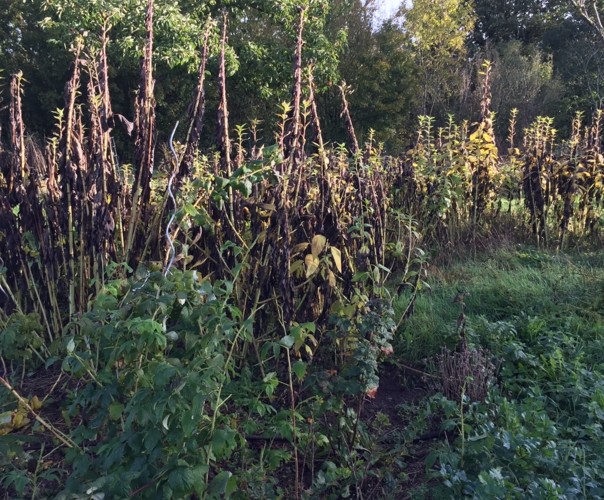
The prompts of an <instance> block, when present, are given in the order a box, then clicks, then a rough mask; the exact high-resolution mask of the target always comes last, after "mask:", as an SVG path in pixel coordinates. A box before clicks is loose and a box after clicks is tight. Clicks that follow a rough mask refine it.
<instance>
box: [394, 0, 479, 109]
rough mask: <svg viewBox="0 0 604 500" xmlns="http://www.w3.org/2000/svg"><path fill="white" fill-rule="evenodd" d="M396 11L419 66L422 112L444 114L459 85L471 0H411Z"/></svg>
mask: <svg viewBox="0 0 604 500" xmlns="http://www.w3.org/2000/svg"><path fill="white" fill-rule="evenodd" d="M399 15H400V16H401V17H402V19H403V29H404V30H405V32H406V33H407V34H408V36H409V38H410V40H411V42H412V44H413V49H414V57H415V61H416V64H417V67H418V69H419V75H420V82H421V88H422V91H421V95H420V97H419V111H420V112H421V113H422V114H430V115H432V114H435V113H436V114H445V113H446V112H448V111H449V109H450V107H451V100H452V99H453V98H454V97H456V96H459V94H460V91H461V89H462V87H463V73H464V71H465V70H466V68H467V65H466V62H467V45H466V44H467V41H468V39H469V37H470V35H471V33H472V31H473V29H474V24H475V22H476V15H475V13H474V7H473V4H472V2H471V1H464V0H438V1H436V0H415V1H414V2H413V5H412V7H406V6H403V7H401V9H400V12H399Z"/></svg>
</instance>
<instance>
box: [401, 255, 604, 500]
mask: <svg viewBox="0 0 604 500" xmlns="http://www.w3.org/2000/svg"><path fill="white" fill-rule="evenodd" d="M436 275H437V276H438V279H435V283H434V284H433V288H432V293H431V294H429V295H425V296H423V297H421V298H419V299H418V301H417V304H416V313H415V315H414V317H413V318H412V319H411V320H410V321H409V322H408V323H407V324H406V326H405V328H404V329H403V331H402V332H401V335H400V336H398V337H397V338H398V341H397V343H395V350H396V351H397V352H399V353H400V358H401V359H402V363H403V364H404V363H412V362H413V360H416V359H417V357H424V358H425V359H426V364H427V366H431V365H432V366H433V365H434V362H433V361H431V359H434V358H433V356H434V355H436V354H437V353H438V351H439V350H440V347H441V345H442V344H443V343H445V344H448V345H449V346H455V345H456V343H457V342H458V334H457V325H456V318H457V316H458V315H459V304H457V303H453V302H452V301H451V297H454V296H455V295H456V294H457V293H458V292H459V291H460V290H462V291H464V292H466V295H465V303H466V308H467V309H466V310H467V318H466V321H467V327H466V328H467V332H466V333H467V336H468V340H469V343H470V345H472V346H474V347H483V348H486V349H488V351H489V352H490V354H491V356H492V359H493V361H494V363H495V365H496V367H497V370H496V381H495V384H494V385H493V386H492V387H491V389H490V390H489V392H488V395H487V396H486V398H485V399H484V401H470V400H469V399H465V400H464V403H463V404H462V403H460V402H459V401H457V402H454V401H450V400H447V399H445V398H443V397H442V395H437V396H434V397H432V398H429V399H427V400H426V401H425V402H424V403H423V404H421V405H419V407H413V408H411V409H409V408H406V409H404V411H406V412H408V413H409V414H410V417H409V418H413V419H416V420H415V422H416V424H415V425H416V426H417V429H418V432H422V431H423V429H422V425H421V424H420V423H422V422H424V423H425V422H431V421H434V420H435V421H436V422H438V425H439V428H440V429H442V430H446V431H448V432H449V434H447V436H448V442H442V443H440V444H438V445H436V446H435V448H434V449H433V450H432V451H431V453H430V455H429V456H428V458H427V462H426V465H427V467H433V469H434V473H433V477H438V478H439V479H440V480H442V481H443V482H442V483H441V484H442V485H441V486H436V485H433V486H432V488H431V489H430V491H429V493H430V494H429V495H428V497H435V498H438V497H440V496H443V497H451V498H459V497H462V496H471V497H474V498H600V497H602V495H604V483H603V482H602V477H603V473H604V463H602V458H601V457H602V442H603V440H602V423H603V418H604V412H603V409H604V406H603V404H604V399H603V398H602V395H603V393H602V386H603V383H604V365H603V364H602V361H603V358H602V353H603V351H602V349H603V346H604V344H603V338H604V337H603V336H604V317H603V315H602V313H603V303H602V300H603V298H604V289H603V287H604V255H603V254H602V252H601V251H599V252H592V253H589V252H588V253H583V254H580V255H572V256H569V255H564V254H553V253H544V252H539V251H536V250H534V249H532V248H530V247H519V248H516V249H514V248H512V249H500V250H497V251H494V252H490V253H488V254H486V255H482V256H481V257H480V258H479V259H478V260H475V259H471V260H469V261H468V260H465V261H462V262H458V263H456V264H455V265H453V266H449V267H446V268H443V269H440V270H439V272H438V273H437V274H436ZM432 373H434V372H432Z"/></svg>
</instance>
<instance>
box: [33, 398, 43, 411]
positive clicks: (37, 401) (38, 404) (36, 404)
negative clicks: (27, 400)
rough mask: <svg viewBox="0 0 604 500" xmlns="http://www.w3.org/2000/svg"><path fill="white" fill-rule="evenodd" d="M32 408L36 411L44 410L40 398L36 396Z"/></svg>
mask: <svg viewBox="0 0 604 500" xmlns="http://www.w3.org/2000/svg"><path fill="white" fill-rule="evenodd" d="M31 407H32V408H33V409H34V410H36V411H38V410H39V409H40V408H42V401H40V398H38V396H34V397H33V398H31Z"/></svg>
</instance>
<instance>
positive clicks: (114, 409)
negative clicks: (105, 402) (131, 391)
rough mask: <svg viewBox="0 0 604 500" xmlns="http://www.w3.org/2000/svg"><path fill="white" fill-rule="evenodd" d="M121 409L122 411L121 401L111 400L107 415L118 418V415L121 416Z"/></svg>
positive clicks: (114, 418)
mask: <svg viewBox="0 0 604 500" xmlns="http://www.w3.org/2000/svg"><path fill="white" fill-rule="evenodd" d="M123 411H124V405H123V404H121V403H115V402H113V403H111V404H110V405H109V416H110V417H111V418H112V419H113V420H119V419H120V417H121V416H122V413H123Z"/></svg>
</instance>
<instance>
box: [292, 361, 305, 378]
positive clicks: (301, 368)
mask: <svg viewBox="0 0 604 500" xmlns="http://www.w3.org/2000/svg"><path fill="white" fill-rule="evenodd" d="M306 369H307V365H306V363H305V362H304V361H301V360H298V361H296V362H295V363H294V364H293V366H292V371H293V372H294V373H295V374H296V377H298V380H302V379H303V378H304V376H305V375H306Z"/></svg>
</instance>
